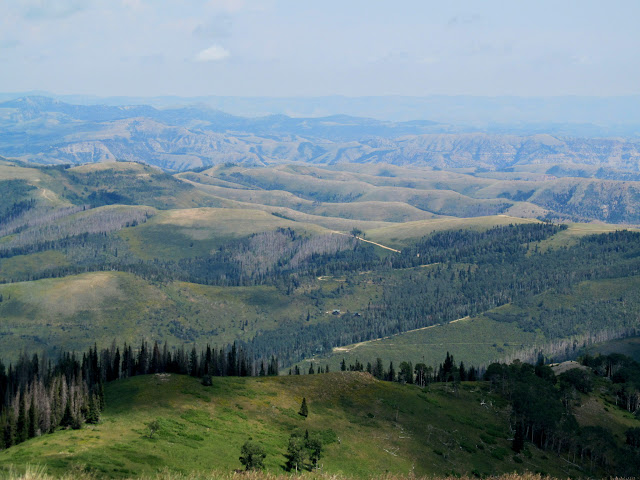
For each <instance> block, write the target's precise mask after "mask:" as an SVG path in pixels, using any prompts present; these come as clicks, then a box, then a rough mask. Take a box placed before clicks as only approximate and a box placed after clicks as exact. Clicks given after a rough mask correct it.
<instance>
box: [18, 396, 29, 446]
mask: <svg viewBox="0 0 640 480" xmlns="http://www.w3.org/2000/svg"><path fill="white" fill-rule="evenodd" d="M25 400H26V399H25V395H24V394H23V395H20V406H19V407H18V420H17V422H16V443H21V442H24V441H25V440H26V439H27V438H28V434H29V425H28V422H27V408H26V405H25Z"/></svg>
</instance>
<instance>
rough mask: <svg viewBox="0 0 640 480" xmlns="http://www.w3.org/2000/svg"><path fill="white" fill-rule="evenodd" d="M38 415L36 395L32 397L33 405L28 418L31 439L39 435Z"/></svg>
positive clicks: (28, 433) (30, 407)
mask: <svg viewBox="0 0 640 480" xmlns="http://www.w3.org/2000/svg"><path fill="white" fill-rule="evenodd" d="M36 413H37V412H36V400H35V395H31V405H30V406H29V413H28V416H27V420H28V423H29V429H28V432H27V435H28V437H29V438H34V437H35V436H36V434H37V433H38V418H37V415H36Z"/></svg>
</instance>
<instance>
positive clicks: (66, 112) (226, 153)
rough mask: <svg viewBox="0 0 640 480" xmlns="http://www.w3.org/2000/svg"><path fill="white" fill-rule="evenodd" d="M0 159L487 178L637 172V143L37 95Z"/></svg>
mask: <svg viewBox="0 0 640 480" xmlns="http://www.w3.org/2000/svg"><path fill="white" fill-rule="evenodd" d="M514 129H515V130H517V127H514ZM551 130H553V129H551ZM0 155H3V156H6V157H17V158H22V159H25V160H29V161H33V162H38V163H43V164H49V163H53V164H61V163H72V164H79V163H93V162H103V161H114V160H127V161H142V162H145V163H148V164H150V165H154V166H157V167H160V168H162V169H164V170H167V171H183V170H188V169H193V168H199V167H204V166H210V165H216V164H220V163H229V162H235V163H247V164H249V165H268V164H277V163H288V162H308V163H317V164H335V163H345V162H352V163H377V162H384V163H389V164H394V165H409V164H417V165H428V166H431V167H436V168H460V167H473V168H481V169H482V168H486V169H490V170H495V169H504V168H511V167H514V166H517V165H531V164H577V165H591V166H597V167H604V168H608V169H614V170H624V171H627V172H638V169H639V163H640V162H639V160H640V139H638V138H593V137H575V136H562V135H557V134H553V135H552V134H546V133H545V134H533V135H517V134H504V133H491V132H490V131H482V130H480V129H478V128H470V127H460V126H454V125H449V124H445V123H438V122H433V121H429V120H423V121H409V122H391V121H381V120H374V119H371V118H361V117H352V116H348V115H332V116H328V117H313V118H298V117H289V116H286V115H281V114H278V115H268V116H263V117H252V118H248V117H239V116H234V115H230V114H228V113H224V112H221V111H219V110H214V109H212V108H210V107H206V106H188V107H176V108H164V109H159V108H156V107H153V106H149V105H134V106H117V105H72V104H69V103H65V102H62V101H60V100H56V99H52V98H49V97H43V96H31V97H22V98H18V99H12V100H9V101H6V102H4V103H0Z"/></svg>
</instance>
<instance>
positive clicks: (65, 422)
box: [60, 399, 73, 427]
mask: <svg viewBox="0 0 640 480" xmlns="http://www.w3.org/2000/svg"><path fill="white" fill-rule="evenodd" d="M72 424H73V413H72V412H71V399H67V405H66V406H65V407H64V415H63V416H62V420H60V426H61V427H70V426H71V425H72Z"/></svg>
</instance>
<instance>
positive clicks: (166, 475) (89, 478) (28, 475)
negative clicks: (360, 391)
mask: <svg viewBox="0 0 640 480" xmlns="http://www.w3.org/2000/svg"><path fill="white" fill-rule="evenodd" d="M97 478H99V477H95V476H93V475H92V474H91V473H87V472H86V471H84V468H83V467H82V466H77V467H76V468H74V469H72V470H71V471H69V472H67V473H65V474H63V475H62V476H58V477H56V476H52V475H49V474H48V473H47V472H46V469H45V468H44V467H42V466H39V465H30V466H27V468H26V471H25V472H24V473H18V472H17V471H15V470H10V471H9V476H8V477H7V480H96V479H97ZM351 478H352V477H349V476H344V475H335V474H325V473H315V472H308V473H304V474H297V475H294V474H279V475H276V474H273V473H265V472H244V471H240V470H238V471H235V472H229V473H220V472H211V473H189V474H183V473H174V472H171V471H163V472H160V473H157V474H155V475H152V476H139V477H130V480H134V479H135V480H303V479H304V480H351ZM486 478H487V479H490V480H555V477H551V476H545V475H540V474H538V473H508V474H504V475H497V476H491V477H486ZM372 480H477V479H476V477H469V476H462V477H451V476H447V477H438V476H428V477H415V476H413V475H391V474H386V475H380V476H374V477H372ZM611 480H632V479H631V478H629V479H626V478H624V477H615V478H611Z"/></svg>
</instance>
